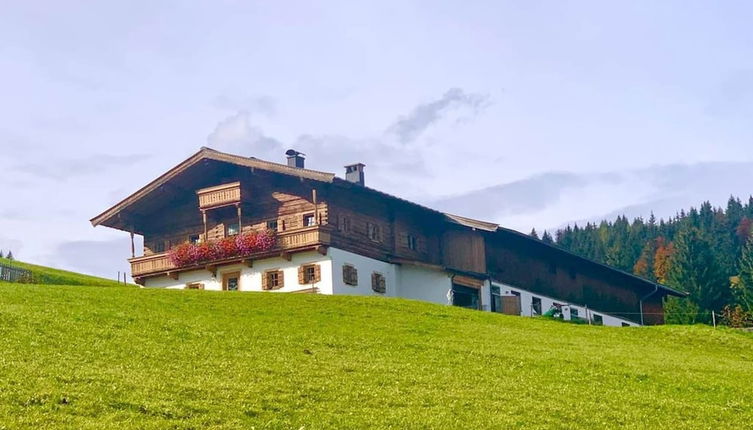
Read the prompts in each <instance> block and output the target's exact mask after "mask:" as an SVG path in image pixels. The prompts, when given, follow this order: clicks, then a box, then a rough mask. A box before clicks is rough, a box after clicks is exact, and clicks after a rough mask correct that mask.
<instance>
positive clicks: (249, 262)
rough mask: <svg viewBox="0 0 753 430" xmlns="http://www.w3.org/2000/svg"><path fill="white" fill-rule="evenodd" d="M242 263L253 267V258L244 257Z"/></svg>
mask: <svg viewBox="0 0 753 430" xmlns="http://www.w3.org/2000/svg"><path fill="white" fill-rule="evenodd" d="M243 264H245V265H246V267H254V260H252V259H250V258H246V259H245V260H243Z"/></svg>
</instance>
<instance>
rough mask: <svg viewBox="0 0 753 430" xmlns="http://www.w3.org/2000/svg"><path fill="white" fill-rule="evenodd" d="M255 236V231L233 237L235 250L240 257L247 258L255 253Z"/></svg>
mask: <svg viewBox="0 0 753 430" xmlns="http://www.w3.org/2000/svg"><path fill="white" fill-rule="evenodd" d="M256 236H257V233H256V232H255V231H251V232H248V233H243V234H239V235H238V236H236V237H235V248H236V249H237V250H238V253H239V254H240V255H242V256H244V257H245V256H248V255H251V254H253V253H254V252H256Z"/></svg>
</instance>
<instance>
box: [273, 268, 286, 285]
mask: <svg viewBox="0 0 753 430" xmlns="http://www.w3.org/2000/svg"><path fill="white" fill-rule="evenodd" d="M284 286H285V272H283V271H282V270H278V271H277V287H276V288H275V289H279V288H282V287H284Z"/></svg>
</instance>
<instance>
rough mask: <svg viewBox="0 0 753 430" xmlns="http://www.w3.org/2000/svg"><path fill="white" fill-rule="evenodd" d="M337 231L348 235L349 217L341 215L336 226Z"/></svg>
mask: <svg viewBox="0 0 753 430" xmlns="http://www.w3.org/2000/svg"><path fill="white" fill-rule="evenodd" d="M337 229H338V230H340V231H341V232H343V233H350V217H349V216H346V215H341V216H340V222H339V223H338V224H337Z"/></svg>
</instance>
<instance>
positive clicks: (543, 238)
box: [541, 230, 554, 244]
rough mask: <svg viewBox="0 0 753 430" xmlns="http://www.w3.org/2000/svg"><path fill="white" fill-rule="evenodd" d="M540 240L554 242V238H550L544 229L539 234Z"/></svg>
mask: <svg viewBox="0 0 753 430" xmlns="http://www.w3.org/2000/svg"><path fill="white" fill-rule="evenodd" d="M541 241H542V242H545V243H548V244H553V243H554V240H553V239H552V235H551V234H549V232H548V231H546V230H544V234H543V235H542V236H541Z"/></svg>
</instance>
